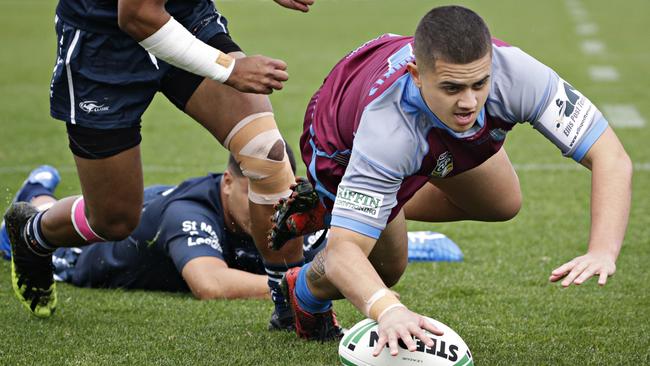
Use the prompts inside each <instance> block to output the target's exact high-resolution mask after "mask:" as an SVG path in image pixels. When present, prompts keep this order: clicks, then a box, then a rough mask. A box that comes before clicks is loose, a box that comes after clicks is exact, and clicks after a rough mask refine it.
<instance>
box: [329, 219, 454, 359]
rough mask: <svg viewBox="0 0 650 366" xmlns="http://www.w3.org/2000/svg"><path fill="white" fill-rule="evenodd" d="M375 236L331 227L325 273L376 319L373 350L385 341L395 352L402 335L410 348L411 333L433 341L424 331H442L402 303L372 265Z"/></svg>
mask: <svg viewBox="0 0 650 366" xmlns="http://www.w3.org/2000/svg"><path fill="white" fill-rule="evenodd" d="M375 243H376V241H375V239H372V238H369V237H367V236H364V235H361V234H358V233H356V232H353V231H351V230H348V229H344V228H340V227H333V228H332V229H331V231H330V236H329V239H328V243H327V247H326V249H325V261H324V262H325V273H326V275H327V278H328V279H329V280H330V281H331V282H332V284H333V285H334V286H336V288H337V289H338V290H339V291H340V292H341V293H342V294H343V295H344V296H345V297H346V298H347V299H348V300H349V301H350V302H351V303H352V304H353V305H354V306H356V307H357V309H359V310H360V311H361V312H362V313H363V314H366V316H368V317H369V318H372V319H375V320H377V322H378V323H379V340H378V342H377V346H376V347H375V351H374V354H375V355H378V354H379V353H380V352H381V350H382V349H383V348H384V345H385V344H386V343H388V347H389V349H390V353H391V354H392V355H397V353H398V350H399V348H398V341H399V339H401V340H402V341H403V342H404V344H405V345H406V346H407V348H408V349H409V350H410V351H414V350H415V349H416V344H415V342H414V340H413V338H412V336H416V337H417V338H419V339H420V340H421V341H422V342H424V343H425V344H426V345H427V346H428V347H432V346H433V341H432V340H431V339H430V338H429V337H427V336H426V335H425V333H424V331H423V329H426V330H428V331H430V332H432V333H435V334H439V335H441V334H442V332H441V331H439V330H438V329H437V328H436V327H434V326H433V325H432V324H431V323H429V322H427V321H426V320H425V319H424V318H423V317H422V316H421V315H419V314H416V313H414V312H412V311H410V310H408V309H407V308H406V307H405V306H404V305H402V304H401V303H400V302H399V300H398V299H397V298H396V297H395V296H394V294H393V293H392V292H391V291H390V290H388V289H387V288H386V285H385V284H384V282H383V281H382V279H381V278H380V277H379V275H378V274H377V271H376V270H375V269H374V268H373V266H372V265H371V263H370V261H369V260H368V255H369V254H370V252H371V251H372V248H373V247H374V245H375Z"/></svg>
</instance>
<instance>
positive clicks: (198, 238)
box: [157, 201, 225, 273]
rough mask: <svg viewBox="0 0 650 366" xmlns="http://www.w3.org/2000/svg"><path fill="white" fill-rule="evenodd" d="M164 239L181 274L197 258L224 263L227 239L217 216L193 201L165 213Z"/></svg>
mask: <svg viewBox="0 0 650 366" xmlns="http://www.w3.org/2000/svg"><path fill="white" fill-rule="evenodd" d="M158 235H160V238H159V239H157V240H160V241H163V242H164V248H165V251H166V253H167V255H169V257H170V258H171V259H172V261H173V262H174V265H175V266H176V269H178V272H179V273H180V272H182V271H183V267H185V265H186V264H187V262H189V261H190V260H192V259H194V258H197V257H215V258H219V259H221V260H223V259H224V256H223V249H222V247H221V242H222V240H223V239H224V237H225V235H224V232H223V229H222V228H221V227H219V224H218V223H217V220H216V217H215V213H213V212H211V211H210V210H209V209H207V208H204V207H201V206H198V205H197V204H196V203H192V202H189V201H175V202H173V203H171V204H170V205H169V207H168V208H167V210H165V213H164V217H163V219H162V222H161V226H160V232H159V234H158Z"/></svg>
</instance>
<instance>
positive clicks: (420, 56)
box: [414, 5, 492, 68]
mask: <svg viewBox="0 0 650 366" xmlns="http://www.w3.org/2000/svg"><path fill="white" fill-rule="evenodd" d="M414 48H415V58H416V59H417V61H418V62H419V63H420V64H424V65H423V66H425V67H430V68H433V67H434V66H435V62H436V60H443V61H445V62H450V63H454V64H467V63H470V62H472V61H476V60H478V59H480V58H481V57H483V56H485V55H486V54H487V53H488V52H490V51H491V50H492V36H491V35H490V30H489V29H488V27H487V24H485V21H483V19H482V18H481V17H480V16H479V15H478V14H476V13H475V12H473V11H472V10H470V9H467V8H464V7H462V6H455V5H452V6H441V7H438V8H434V9H432V10H431V11H429V12H428V13H427V14H426V15H425V16H424V17H423V18H422V20H420V23H419V24H418V27H417V29H416V30H415V40H414Z"/></svg>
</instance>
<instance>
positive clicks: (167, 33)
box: [117, 0, 289, 94]
mask: <svg viewBox="0 0 650 366" xmlns="http://www.w3.org/2000/svg"><path fill="white" fill-rule="evenodd" d="M117 15H118V25H119V27H120V29H122V30H123V31H124V32H125V33H127V34H129V35H130V36H131V37H133V39H135V40H136V41H138V42H139V43H140V45H141V46H142V47H143V48H144V49H145V50H147V51H148V52H149V53H151V54H152V55H154V56H156V57H157V58H159V59H161V60H163V61H165V62H167V63H169V64H171V65H174V66H176V67H178V68H180V69H183V70H186V71H189V72H191V73H193V74H196V75H200V76H203V77H207V78H210V79H213V80H216V81H218V82H220V83H224V84H226V85H229V86H232V87H233V88H235V89H237V90H239V91H241V92H246V93H261V94H270V93H271V92H273V90H279V89H282V87H283V84H282V83H283V82H284V81H286V80H287V79H288V78H289V75H288V74H287V72H286V68H287V65H286V64H285V63H284V62H283V61H281V60H275V59H272V58H269V57H266V56H259V55H258V56H251V57H242V58H239V59H237V57H235V56H234V55H231V54H225V53H223V52H221V51H219V50H217V49H216V48H214V47H212V46H210V45H208V44H206V43H204V42H203V41H201V40H199V39H198V38H196V37H195V36H194V35H193V34H192V33H190V31H188V30H187V29H185V27H183V26H182V25H181V24H180V23H179V22H178V21H176V20H175V19H174V18H173V17H171V16H170V15H169V13H167V11H166V10H165V0H118V14H117ZM240 56H243V55H240Z"/></svg>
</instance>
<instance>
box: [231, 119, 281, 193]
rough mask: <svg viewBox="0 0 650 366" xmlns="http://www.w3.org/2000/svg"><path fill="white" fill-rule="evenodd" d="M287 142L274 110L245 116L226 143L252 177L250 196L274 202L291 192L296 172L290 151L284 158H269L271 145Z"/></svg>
mask: <svg viewBox="0 0 650 366" xmlns="http://www.w3.org/2000/svg"><path fill="white" fill-rule="evenodd" d="M278 141H280V142H282V144H283V146H284V141H283V140H282V136H281V135H280V131H278V128H277V126H276V124H275V119H274V118H273V113H271V112H265V113H257V114H253V115H250V116H248V117H246V118H244V119H243V120H242V121H240V122H239V123H237V125H236V126H235V127H234V128H233V129H232V131H230V133H229V134H228V137H226V140H225V141H224V145H226V147H227V148H228V150H230V152H231V153H232V154H233V156H234V157H235V159H236V160H237V162H239V167H240V168H241V170H242V173H243V174H244V175H245V176H246V177H248V178H249V182H250V183H249V190H248V197H249V199H250V200H251V201H252V202H254V203H258V204H273V203H276V202H277V201H278V199H280V198H283V197H288V196H289V194H291V190H290V189H289V186H290V185H291V184H292V183H293V182H294V176H293V172H292V171H291V165H290V164H289V159H288V157H287V154H286V152H284V151H283V159H282V160H280V161H278V160H273V159H269V158H268V155H269V152H270V150H271V148H272V147H273V146H274V145H275V144H276V143H277V142H278Z"/></svg>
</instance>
